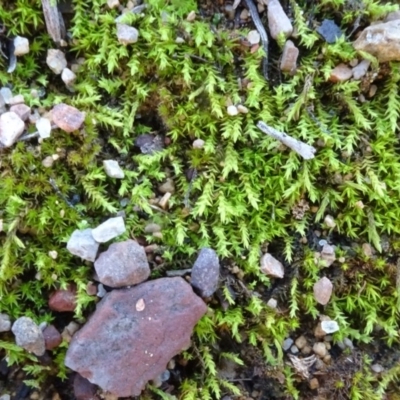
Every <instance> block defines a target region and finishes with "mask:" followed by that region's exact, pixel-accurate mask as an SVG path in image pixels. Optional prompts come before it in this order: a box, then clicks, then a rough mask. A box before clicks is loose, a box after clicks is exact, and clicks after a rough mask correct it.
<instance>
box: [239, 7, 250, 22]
mask: <svg viewBox="0 0 400 400" xmlns="http://www.w3.org/2000/svg"><path fill="white" fill-rule="evenodd" d="M248 18H249V11H248V10H247V8H243V10H242V12H241V13H240V19H243V20H246V19H248Z"/></svg>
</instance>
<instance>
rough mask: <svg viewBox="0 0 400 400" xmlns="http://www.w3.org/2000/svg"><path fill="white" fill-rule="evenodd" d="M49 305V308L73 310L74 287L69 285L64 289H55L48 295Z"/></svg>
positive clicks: (63, 310) (74, 302)
mask: <svg viewBox="0 0 400 400" xmlns="http://www.w3.org/2000/svg"><path fill="white" fill-rule="evenodd" d="M49 307H50V309H51V310H53V311H59V312H65V311H75V307H76V289H75V288H74V287H73V286H72V285H69V286H68V288H67V289H66V290H64V289H59V290H56V291H55V292H54V293H52V294H51V296H50V299H49Z"/></svg>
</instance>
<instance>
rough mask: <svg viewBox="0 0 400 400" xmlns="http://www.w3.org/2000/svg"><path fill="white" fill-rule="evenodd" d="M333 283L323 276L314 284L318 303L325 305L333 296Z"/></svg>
mask: <svg viewBox="0 0 400 400" xmlns="http://www.w3.org/2000/svg"><path fill="white" fill-rule="evenodd" d="M332 290H333V285H332V282H331V281H330V280H329V279H328V278H327V277H325V276H324V277H323V278H321V279H320V280H319V281H318V282H316V283H315V284H314V298H315V300H316V301H317V303H319V304H322V305H325V304H328V302H329V300H330V298H331V296H332Z"/></svg>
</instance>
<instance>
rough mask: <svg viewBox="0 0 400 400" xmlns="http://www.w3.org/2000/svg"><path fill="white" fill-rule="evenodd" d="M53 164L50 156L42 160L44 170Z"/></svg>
mask: <svg viewBox="0 0 400 400" xmlns="http://www.w3.org/2000/svg"><path fill="white" fill-rule="evenodd" d="M53 164H54V159H53V157H52V156H47V157H45V158H44V159H43V160H42V165H43V167H45V168H51V167H52V166H53Z"/></svg>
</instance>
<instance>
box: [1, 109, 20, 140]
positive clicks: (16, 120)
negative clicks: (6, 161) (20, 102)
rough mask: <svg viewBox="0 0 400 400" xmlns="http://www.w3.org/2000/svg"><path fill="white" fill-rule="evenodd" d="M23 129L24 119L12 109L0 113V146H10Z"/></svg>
mask: <svg viewBox="0 0 400 400" xmlns="http://www.w3.org/2000/svg"><path fill="white" fill-rule="evenodd" d="M24 129H25V124H24V121H22V119H21V118H20V117H19V116H18V115H17V114H16V113H15V112H12V111H8V112H5V113H4V114H1V115H0V147H1V145H3V146H4V147H10V146H12V145H13V144H14V143H15V142H16V141H17V139H18V138H19V137H20V136H21V134H22V132H23V131H24Z"/></svg>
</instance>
